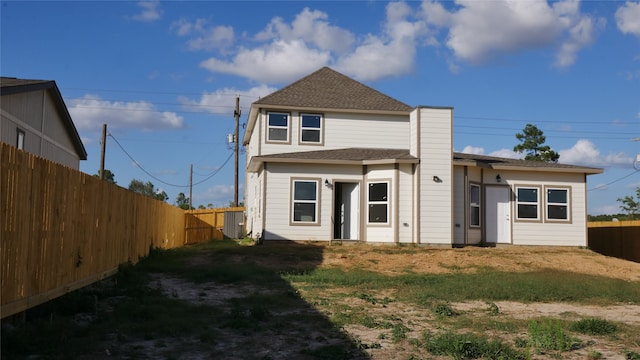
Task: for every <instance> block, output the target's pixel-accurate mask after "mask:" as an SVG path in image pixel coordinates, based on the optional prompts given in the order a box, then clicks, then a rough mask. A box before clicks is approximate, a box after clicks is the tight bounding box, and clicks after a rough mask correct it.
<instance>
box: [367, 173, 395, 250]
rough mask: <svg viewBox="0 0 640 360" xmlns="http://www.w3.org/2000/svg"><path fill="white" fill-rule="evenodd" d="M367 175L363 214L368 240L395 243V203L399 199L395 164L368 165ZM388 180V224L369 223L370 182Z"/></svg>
mask: <svg viewBox="0 0 640 360" xmlns="http://www.w3.org/2000/svg"><path fill="white" fill-rule="evenodd" d="M367 170H368V171H367V176H366V179H365V189H364V206H365V208H364V209H363V210H364V211H363V215H364V223H365V231H366V232H367V234H366V239H367V242H374V243H382V242H384V243H393V242H394V241H395V239H394V234H395V230H394V226H397V224H396V221H395V218H396V214H395V211H394V209H395V204H396V201H398V199H396V192H395V190H394V186H397V184H396V183H395V181H394V172H395V171H394V169H393V165H372V166H368V167H367ZM385 181H386V182H388V183H389V187H388V188H387V190H388V194H387V197H388V199H389V200H388V218H387V220H388V223H387V224H369V223H368V221H367V220H368V218H369V212H368V204H367V200H368V187H369V184H370V183H376V182H385Z"/></svg>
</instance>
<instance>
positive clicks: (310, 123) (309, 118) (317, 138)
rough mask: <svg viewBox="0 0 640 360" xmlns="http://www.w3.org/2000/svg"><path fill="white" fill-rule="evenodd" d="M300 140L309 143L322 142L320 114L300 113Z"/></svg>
mask: <svg viewBox="0 0 640 360" xmlns="http://www.w3.org/2000/svg"><path fill="white" fill-rule="evenodd" d="M300 142H302V143H311V144H320V143H322V115H318V114H301V115H300Z"/></svg>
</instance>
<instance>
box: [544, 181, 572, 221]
mask: <svg viewBox="0 0 640 360" xmlns="http://www.w3.org/2000/svg"><path fill="white" fill-rule="evenodd" d="M546 191H547V220H569V189H562V188H547V189H546Z"/></svg>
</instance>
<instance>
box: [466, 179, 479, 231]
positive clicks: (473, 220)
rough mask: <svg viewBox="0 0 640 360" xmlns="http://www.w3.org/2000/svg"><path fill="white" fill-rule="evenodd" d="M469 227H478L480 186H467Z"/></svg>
mask: <svg viewBox="0 0 640 360" xmlns="http://www.w3.org/2000/svg"><path fill="white" fill-rule="evenodd" d="M469 226H470V227H480V185H476V184H469Z"/></svg>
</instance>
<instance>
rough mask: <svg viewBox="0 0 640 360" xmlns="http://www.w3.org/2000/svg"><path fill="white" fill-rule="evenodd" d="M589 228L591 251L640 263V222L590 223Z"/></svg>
mask: <svg viewBox="0 0 640 360" xmlns="http://www.w3.org/2000/svg"><path fill="white" fill-rule="evenodd" d="M588 228H589V241H588V244H589V248H590V249H591V250H593V251H595V252H598V253H600V254H603V255H607V256H613V257H617V258H620V259H625V260H631V261H635V262H640V220H634V221H596V222H589V223H588Z"/></svg>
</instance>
